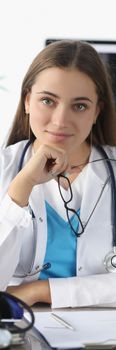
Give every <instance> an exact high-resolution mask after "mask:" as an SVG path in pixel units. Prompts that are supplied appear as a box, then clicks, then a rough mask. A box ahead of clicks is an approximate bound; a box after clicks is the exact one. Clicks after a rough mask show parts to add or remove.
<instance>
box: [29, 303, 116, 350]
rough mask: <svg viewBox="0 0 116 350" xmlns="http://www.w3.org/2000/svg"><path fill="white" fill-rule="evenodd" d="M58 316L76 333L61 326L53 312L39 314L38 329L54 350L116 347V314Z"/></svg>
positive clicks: (81, 312) (94, 312) (60, 313)
mask: <svg viewBox="0 0 116 350" xmlns="http://www.w3.org/2000/svg"><path fill="white" fill-rule="evenodd" d="M54 313H55V314H56V315H58V316H59V317H60V318H62V319H63V320H64V321H65V322H67V323H68V324H70V325H71V326H72V328H73V330H72V329H69V328H66V326H65V324H64V325H63V324H60V323H59V322H57V320H56V319H55V318H53V317H52V311H48V312H45V311H43V312H35V313H34V315H35V325H34V327H35V328H36V329H37V330H38V331H39V332H40V333H41V334H42V335H43V336H44V338H45V339H46V341H47V342H48V343H49V345H50V346H51V347H53V348H59V349H69V348H78V347H81V346H86V344H90V345H91V344H96V345H99V343H100V344H101V345H106V346H107V345H108V344H116V310H76V311H72V310H68V311H56V310H55V311H54ZM26 317H27V315H26ZM96 348H97V346H96Z"/></svg>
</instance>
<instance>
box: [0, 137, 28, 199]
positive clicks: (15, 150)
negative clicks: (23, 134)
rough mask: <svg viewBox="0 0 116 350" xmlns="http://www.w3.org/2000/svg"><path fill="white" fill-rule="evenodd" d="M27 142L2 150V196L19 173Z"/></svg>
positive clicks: (0, 191)
mask: <svg viewBox="0 0 116 350" xmlns="http://www.w3.org/2000/svg"><path fill="white" fill-rule="evenodd" d="M27 142H28V141H27V140H24V141H20V142H17V143H16V144H14V145H10V146H8V147H6V148H2V149H1V150H0V196H1V195H2V194H3V193H5V192H6V191H7V188H8V186H9V183H10V182H11V181H12V179H13V178H14V177H15V176H16V175H17V173H18V167H19V162H20V159H21V156H22V152H23V149H24V147H25V145H26V144H27Z"/></svg>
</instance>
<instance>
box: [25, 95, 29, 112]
mask: <svg viewBox="0 0 116 350" xmlns="http://www.w3.org/2000/svg"><path fill="white" fill-rule="evenodd" d="M25 113H26V114H29V113H30V92H28V94H27V95H26V97H25Z"/></svg>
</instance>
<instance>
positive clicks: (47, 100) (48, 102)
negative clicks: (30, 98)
mask: <svg viewBox="0 0 116 350" xmlns="http://www.w3.org/2000/svg"><path fill="white" fill-rule="evenodd" d="M41 101H42V103H43V104H44V105H48V106H51V105H52V104H53V102H54V101H53V100H51V98H48V97H43V98H42V99H41Z"/></svg>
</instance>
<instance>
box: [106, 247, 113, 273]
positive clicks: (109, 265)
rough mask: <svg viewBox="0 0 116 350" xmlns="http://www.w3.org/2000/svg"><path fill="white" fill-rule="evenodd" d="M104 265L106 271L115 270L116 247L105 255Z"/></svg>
mask: <svg viewBox="0 0 116 350" xmlns="http://www.w3.org/2000/svg"><path fill="white" fill-rule="evenodd" d="M104 266H105V269H106V271H107V272H116V247H113V249H112V250H111V251H110V252H109V253H108V254H107V255H106V256H105V258H104Z"/></svg>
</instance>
